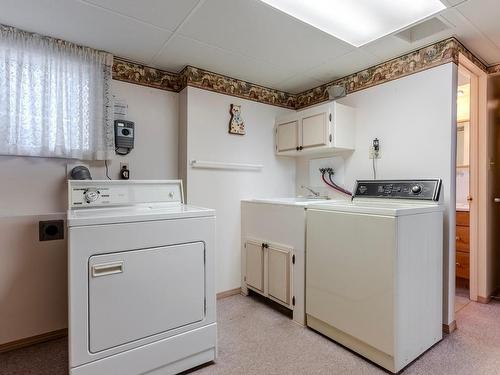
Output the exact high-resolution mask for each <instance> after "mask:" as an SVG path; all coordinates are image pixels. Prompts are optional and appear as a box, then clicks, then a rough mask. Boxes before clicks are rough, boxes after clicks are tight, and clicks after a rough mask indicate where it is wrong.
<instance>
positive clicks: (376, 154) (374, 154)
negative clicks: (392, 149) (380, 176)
mask: <svg viewBox="0 0 500 375" xmlns="http://www.w3.org/2000/svg"><path fill="white" fill-rule="evenodd" d="M381 157H382V153H381V151H380V150H378V151H375V149H374V148H373V146H370V147H369V148H368V159H380V158H381Z"/></svg>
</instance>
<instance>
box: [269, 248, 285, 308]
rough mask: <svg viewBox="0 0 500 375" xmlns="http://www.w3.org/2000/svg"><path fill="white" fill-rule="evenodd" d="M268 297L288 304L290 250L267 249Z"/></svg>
mask: <svg viewBox="0 0 500 375" xmlns="http://www.w3.org/2000/svg"><path fill="white" fill-rule="evenodd" d="M268 288H269V292H268V294H269V296H271V297H273V298H276V299H278V300H280V301H281V302H284V303H286V304H287V305H289V304H290V250H281V249H277V248H274V247H269V248H268Z"/></svg>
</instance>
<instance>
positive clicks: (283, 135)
mask: <svg viewBox="0 0 500 375" xmlns="http://www.w3.org/2000/svg"><path fill="white" fill-rule="evenodd" d="M298 145H299V122H298V121H296V120H295V121H288V122H284V123H277V124H276V147H277V148H276V149H277V151H278V152H284V151H291V150H296V148H297V147H298Z"/></svg>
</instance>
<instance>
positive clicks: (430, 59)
mask: <svg viewBox="0 0 500 375" xmlns="http://www.w3.org/2000/svg"><path fill="white" fill-rule="evenodd" d="M460 53H463V54H464V55H465V56H466V57H467V58H469V59H470V60H471V61H472V62H473V63H474V64H476V65H478V66H479V67H480V68H481V69H483V70H485V71H486V69H487V68H486V65H484V64H483V63H482V62H481V61H480V60H479V59H478V58H477V57H476V56H474V55H473V54H472V53H471V52H470V51H469V50H467V49H466V48H465V47H464V46H463V45H462V44H461V43H460V42H459V41H458V40H456V39H455V38H449V39H445V40H443V41H440V42H437V43H434V44H432V45H430V46H427V47H423V48H420V49H418V50H416V51H413V52H410V53H407V54H405V55H402V56H400V57H397V58H395V59H392V60H389V61H387V62H385V63H382V64H379V65H375V66H373V67H370V68H368V69H365V70H362V71H360V72H357V73H354V74H351V75H348V76H346V77H343V78H339V79H336V80H334V81H331V82H328V83H325V84H323V85H321V86H318V87H315V88H313V89H310V90H307V91H304V92H302V93H300V94H298V95H297V101H296V108H305V107H308V106H311V105H314V104H318V103H321V102H324V101H327V100H328V93H327V91H326V89H327V87H328V86H331V85H344V86H345V87H346V89H347V93H352V92H356V91H359V90H363V89H366V88H369V87H372V86H375V85H379V84H382V83H385V82H389V81H392V80H394V79H398V78H402V77H404V76H407V75H410V74H413V73H417V72H421V71H423V70H426V69H429V68H433V67H436V66H439V65H442V64H446V63H449V62H455V63H457V64H458V58H459V54H460Z"/></svg>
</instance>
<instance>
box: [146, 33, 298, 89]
mask: <svg viewBox="0 0 500 375" xmlns="http://www.w3.org/2000/svg"><path fill="white" fill-rule="evenodd" d="M155 65H158V66H160V67H162V68H164V69H167V70H170V71H179V70H181V69H182V68H183V67H184V66H186V65H192V66H196V67H198V68H203V69H206V70H210V71H213V72H215V73H220V74H224V75H227V76H230V77H234V78H239V79H242V80H245V81H249V82H252V83H257V84H260V85H263V86H270V87H274V84H276V83H278V82H280V81H283V80H284V79H285V78H286V77H287V76H288V75H287V73H286V72H284V71H282V70H281V69H279V68H276V67H275V66H273V65H270V64H267V63H265V62H261V61H256V60H254V59H252V58H249V57H247V56H243V55H240V54H237V53H233V52H228V51H226V50H223V49H221V48H218V47H214V46H210V45H207V44H204V43H201V42H198V41H196V40H192V39H189V38H186V37H181V36H176V37H174V39H173V40H171V41H170V42H169V43H168V45H167V47H166V48H165V49H164V50H163V51H162V53H161V54H160V55H159V56H158V57H157V58H156V59H155Z"/></svg>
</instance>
